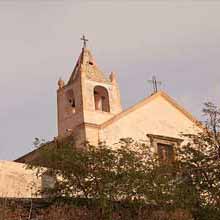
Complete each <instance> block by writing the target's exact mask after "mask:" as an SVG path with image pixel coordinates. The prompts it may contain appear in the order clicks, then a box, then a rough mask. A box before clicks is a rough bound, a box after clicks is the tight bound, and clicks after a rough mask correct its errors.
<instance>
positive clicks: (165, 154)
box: [147, 134, 183, 162]
mask: <svg viewBox="0 0 220 220" xmlns="http://www.w3.org/2000/svg"><path fill="white" fill-rule="evenodd" d="M147 137H149V139H150V143H151V146H152V147H153V149H154V151H155V153H157V154H158V157H159V159H160V161H161V162H172V161H174V160H175V156H176V155H175V149H176V148H177V147H178V146H180V144H181V143H182V141H183V139H179V138H173V137H167V136H161V135H154V134H148V135H147Z"/></svg>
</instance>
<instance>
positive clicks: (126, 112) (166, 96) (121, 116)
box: [100, 91, 203, 128]
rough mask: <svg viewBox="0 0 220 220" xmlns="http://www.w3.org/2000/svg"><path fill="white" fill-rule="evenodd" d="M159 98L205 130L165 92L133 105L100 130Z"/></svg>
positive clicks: (105, 123)
mask: <svg viewBox="0 0 220 220" xmlns="http://www.w3.org/2000/svg"><path fill="white" fill-rule="evenodd" d="M159 96H161V97H163V98H164V99H165V100H166V101H167V102H169V103H170V104H171V105H172V106H173V107H174V108H176V109H177V110H179V111H180V112H181V113H182V114H183V115H185V116H186V117H187V118H188V119H189V120H190V121H192V122H193V123H194V124H196V125H197V126H198V127H200V128H203V126H202V124H201V122H199V121H198V120H197V119H196V118H195V117H194V116H193V115H192V114H191V113H190V112H188V111H187V110H186V109H184V108H183V107H182V106H180V105H179V104H178V103H177V102H176V101H175V100H174V99H172V98H171V97H170V96H169V95H167V94H166V93H165V92H163V91H159V92H157V93H155V94H153V95H151V96H149V97H147V98H145V99H143V100H142V101H140V102H138V103H137V104H135V105H133V106H132V107H130V108H128V109H126V110H125V111H123V112H121V113H119V114H117V115H115V116H114V117H112V118H111V119H109V120H108V121H106V122H104V123H103V124H101V125H100V128H105V127H107V126H108V125H110V124H112V123H114V122H116V121H118V120H119V119H121V118H123V117H125V116H126V115H128V114H129V113H131V112H133V111H135V110H136V109H138V108H141V107H142V106H144V105H146V104H148V103H149V102H151V101H153V100H154V99H156V98H157V97H159Z"/></svg>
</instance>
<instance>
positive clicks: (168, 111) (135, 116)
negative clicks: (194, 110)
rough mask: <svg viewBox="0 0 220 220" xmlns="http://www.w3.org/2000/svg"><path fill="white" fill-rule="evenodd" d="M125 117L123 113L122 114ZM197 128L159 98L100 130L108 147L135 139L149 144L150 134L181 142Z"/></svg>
mask: <svg viewBox="0 0 220 220" xmlns="http://www.w3.org/2000/svg"><path fill="white" fill-rule="evenodd" d="M123 114H124V113H123ZM198 130H199V128H198V126H196V125H195V123H194V122H193V121H192V120H190V119H189V118H188V117H186V116H185V115H184V114H183V113H182V112H181V111H180V110H179V109H177V108H175V107H174V106H173V105H172V104H171V103H170V102H168V101H167V100H166V99H165V98H164V97H163V96H160V95H158V96H156V97H155V98H153V99H152V100H150V101H149V102H147V103H146V104H143V105H140V106H139V107H137V108H134V109H133V110H132V111H128V113H126V112H125V114H124V115H123V116H122V117H121V116H120V115H119V117H118V119H116V120H113V122H112V123H109V124H108V125H107V126H103V128H102V129H101V130H100V133H99V135H100V139H101V140H105V141H106V142H107V143H108V144H114V143H117V142H118V140H119V139H120V138H126V137H132V138H133V139H135V140H140V141H141V140H146V139H147V137H146V135H147V134H154V135H162V136H167V137H174V138H182V137H181V136H180V133H181V132H183V133H195V132H197V131H198Z"/></svg>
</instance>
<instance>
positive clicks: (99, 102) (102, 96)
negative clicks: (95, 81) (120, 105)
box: [94, 86, 110, 112]
mask: <svg viewBox="0 0 220 220" xmlns="http://www.w3.org/2000/svg"><path fill="white" fill-rule="evenodd" d="M94 102H95V110H99V111H103V112H110V105H109V95H108V90H107V89H106V88H104V87H103V86H96V87H95V88H94Z"/></svg>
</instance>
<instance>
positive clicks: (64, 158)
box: [29, 103, 220, 220]
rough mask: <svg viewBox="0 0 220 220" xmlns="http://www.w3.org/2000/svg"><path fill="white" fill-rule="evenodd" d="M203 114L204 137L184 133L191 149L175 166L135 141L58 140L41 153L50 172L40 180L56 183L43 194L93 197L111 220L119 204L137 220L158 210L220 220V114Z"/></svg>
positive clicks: (211, 110) (181, 151)
mask: <svg viewBox="0 0 220 220" xmlns="http://www.w3.org/2000/svg"><path fill="white" fill-rule="evenodd" d="M203 112H204V114H205V117H206V120H205V123H204V127H203V128H202V129H201V132H200V133H198V134H183V136H184V139H185V140H187V141H186V144H185V145H183V146H182V147H181V148H178V149H176V152H177V158H176V160H175V161H173V162H172V163H161V162H160V161H159V159H158V156H157V155H156V154H155V153H154V151H153V149H152V148H151V147H150V146H148V145H147V144H145V143H140V142H135V141H134V140H132V139H131V138H127V139H122V140H120V142H119V143H117V144H116V145H115V147H114V149H113V148H112V147H109V146H107V145H106V144H105V143H100V144H99V146H96V147H95V146H92V145H90V144H89V143H86V144H85V146H84V147H79V146H75V145H74V143H72V142H71V141H68V142H60V141H56V142H55V144H54V146H53V147H49V148H42V149H43V150H40V152H41V153H40V154H41V157H40V158H41V161H39V163H40V164H43V165H44V166H45V167H47V168H46V170H45V169H41V168H38V171H39V175H45V174H47V175H50V176H53V177H54V179H55V182H54V185H53V187H52V188H47V189H44V190H43V191H42V192H41V193H43V194H45V193H46V194H47V195H48V196H53V197H62V198H64V197H66V198H67V197H68V198H87V199H88V201H93V202H95V203H96V205H97V207H100V212H101V216H102V219H111V218H110V217H111V216H112V212H113V203H115V202H128V203H129V204H130V205H132V207H133V208H130V210H135V211H134V212H135V213H136V215H138V213H139V211H140V210H141V209H142V208H143V207H146V205H153V206H155V207H158V208H159V209H160V210H162V211H163V212H167V213H169V212H173V213H175V212H176V210H184V212H187V213H188V212H189V213H191V214H192V218H190V217H189V215H188V217H187V218H185V220H190V219H199V220H203V219H204V220H208V219H209V220H210V219H213V220H214V219H218V218H219V217H218V216H220V135H219V129H220V111H219V109H218V108H217V107H216V106H215V105H213V104H212V103H206V104H205V108H204V110H203ZM38 144H40V143H39V140H38ZM29 167H30V168H33V167H35V166H34V165H31V164H30V165H29ZM131 216H132V215H131ZM139 219H141V218H139ZM158 219H159V218H158ZM168 219H169V218H168ZM177 219H181V218H180V217H179V218H177ZM182 219H184V218H182Z"/></svg>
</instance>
